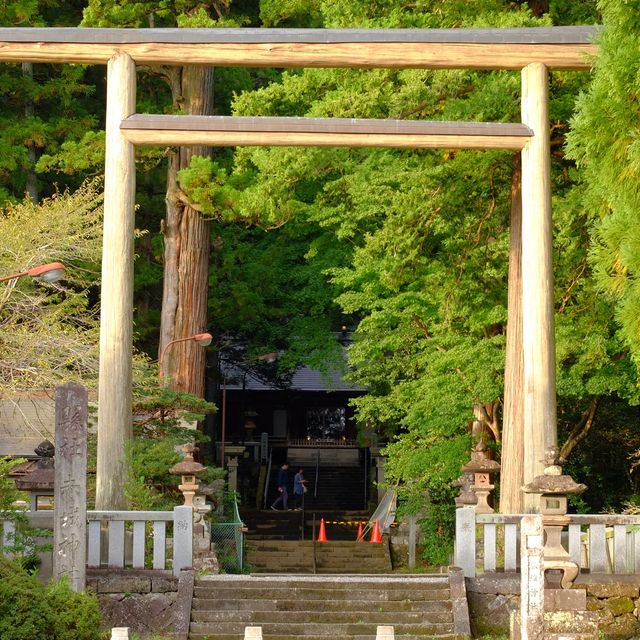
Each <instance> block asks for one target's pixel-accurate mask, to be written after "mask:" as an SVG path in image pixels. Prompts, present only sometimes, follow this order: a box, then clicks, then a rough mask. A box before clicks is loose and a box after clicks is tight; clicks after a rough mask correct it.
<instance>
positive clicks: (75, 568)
mask: <svg viewBox="0 0 640 640" xmlns="http://www.w3.org/2000/svg"><path fill="white" fill-rule="evenodd" d="M87 397H88V396H87V390H86V389H85V388H84V387H83V386H81V385H79V384H74V383H70V384H66V385H64V386H62V387H58V388H57V389H56V437H55V452H56V457H55V461H56V462H55V488H54V522H53V577H54V579H60V578H62V577H63V576H67V577H68V578H69V585H70V586H71V588H72V589H74V590H75V591H84V588H85V567H86V561H87V542H86V540H87V405H88V400H87Z"/></svg>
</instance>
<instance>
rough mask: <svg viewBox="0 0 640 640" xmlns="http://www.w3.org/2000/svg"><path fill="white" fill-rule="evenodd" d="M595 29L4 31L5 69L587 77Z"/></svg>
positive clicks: (0, 45)
mask: <svg viewBox="0 0 640 640" xmlns="http://www.w3.org/2000/svg"><path fill="white" fill-rule="evenodd" d="M595 33H597V27H541V28H537V27H532V28H524V29H85V28H80V29H76V28H63V29H53V28H47V29H37V28H36V29H34V28H19V29H17V28H8V29H7V28H5V29H0V61H7V62H26V61H31V62H53V63H55V62H58V63H62V62H75V63H86V64H105V63H106V62H107V61H108V60H109V59H110V58H111V57H112V56H113V55H114V54H115V53H116V51H123V52H126V53H127V54H128V55H130V56H131V57H132V58H133V59H134V60H135V61H136V62H137V63H138V64H169V65H171V64H175V65H183V64H204V65H210V66H238V67H359V68H376V67H388V68H441V69H444V68H450V69H454V68H467V69H522V68H523V67H524V66H526V65H527V64H530V63H532V62H540V63H542V64H545V65H546V66H547V67H548V68H550V69H587V68H589V66H590V61H589V58H590V56H593V55H595V53H596V50H597V48H596V45H594V44H592V39H593V36H594V34H595Z"/></svg>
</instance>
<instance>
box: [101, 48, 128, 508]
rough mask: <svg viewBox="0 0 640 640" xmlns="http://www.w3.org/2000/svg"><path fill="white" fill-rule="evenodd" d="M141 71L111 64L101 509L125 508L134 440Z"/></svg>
mask: <svg viewBox="0 0 640 640" xmlns="http://www.w3.org/2000/svg"><path fill="white" fill-rule="evenodd" d="M135 103H136V69H135V63H134V61H133V60H132V59H131V57H130V56H128V55H127V54H126V53H117V54H116V55H115V56H114V57H113V58H112V59H111V60H110V61H109V64H108V65H107V119H106V127H105V129H106V131H105V135H106V148H105V171H104V227H103V228H104V234H103V249H102V284H101V298H100V376H99V381H98V460H97V469H96V479H97V482H96V509H99V510H101V509H102V510H120V509H124V508H125V507H126V505H125V504H124V500H125V498H124V485H125V482H126V480H127V475H128V474H127V473H126V464H125V444H126V442H127V440H128V439H129V438H130V436H131V413H132V412H131V403H132V400H131V358H132V344H133V233H134V205H135V159H134V147H133V145H132V144H131V143H130V142H128V141H127V140H126V139H125V138H124V136H123V135H122V134H121V133H120V122H121V121H122V119H123V118H126V117H127V116H129V115H131V114H132V113H133V112H134V111H135Z"/></svg>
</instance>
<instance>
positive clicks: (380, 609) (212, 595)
mask: <svg viewBox="0 0 640 640" xmlns="http://www.w3.org/2000/svg"><path fill="white" fill-rule="evenodd" d="M378 625H392V626H393V627H394V632H395V637H396V638H398V639H399V640H422V639H423V638H427V637H428V638H442V639H447V640H454V639H455V640H462V639H463V638H469V637H470V632H469V616H468V610H467V605H466V595H465V593H464V579H463V578H462V576H461V574H459V573H456V572H455V570H454V571H453V572H452V573H451V574H449V575H446V574H441V575H433V576H414V575H405V576H346V575H342V576H340V577H321V576H304V577H303V576H298V577H291V576H233V575H219V576H207V577H204V578H201V579H199V580H196V582H195V587H194V594H193V601H192V609H191V623H190V630H189V639H190V640H232V639H233V640H238V639H239V638H242V637H243V634H244V629H245V627H247V626H254V627H255V626H260V627H262V634H263V638H265V639H266V640H329V639H335V638H344V639H350V640H374V639H375V637H376V629H377V626H378Z"/></svg>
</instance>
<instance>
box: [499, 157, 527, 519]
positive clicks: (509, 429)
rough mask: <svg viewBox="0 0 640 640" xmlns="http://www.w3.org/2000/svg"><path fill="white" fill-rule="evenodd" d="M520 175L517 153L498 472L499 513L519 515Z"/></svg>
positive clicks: (521, 365) (521, 447) (521, 410)
mask: <svg viewBox="0 0 640 640" xmlns="http://www.w3.org/2000/svg"><path fill="white" fill-rule="evenodd" d="M521 175H522V167H521V163H520V154H514V156H513V175H512V178H511V231H510V241H509V284H508V288H509V298H508V311H507V314H508V320H507V357H506V364H505V369H504V415H503V426H502V468H501V471H500V512H501V513H522V510H523V508H524V505H523V500H522V489H521V487H522V485H523V483H524V467H523V464H524V433H523V413H524V396H523V393H522V385H523V382H524V359H523V353H522V260H521V258H522V198H521Z"/></svg>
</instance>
